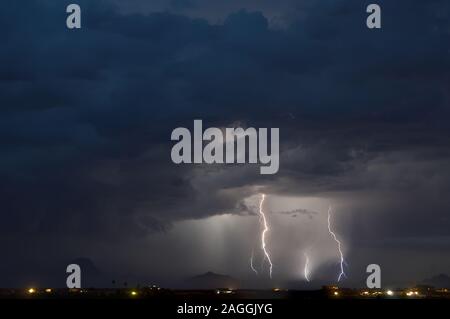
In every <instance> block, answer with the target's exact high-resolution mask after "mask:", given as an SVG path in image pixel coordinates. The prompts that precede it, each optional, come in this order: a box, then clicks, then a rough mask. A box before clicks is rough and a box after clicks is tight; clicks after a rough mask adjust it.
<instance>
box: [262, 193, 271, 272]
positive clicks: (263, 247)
mask: <svg viewBox="0 0 450 319" xmlns="http://www.w3.org/2000/svg"><path fill="white" fill-rule="evenodd" d="M265 198H266V195H265V194H262V196H261V201H260V203H259V214H260V215H261V220H262V224H263V226H264V229H263V231H262V233H261V248H262V250H263V252H264V258H265V259H267V261H268V262H269V266H270V267H269V276H270V278H272V267H273V265H272V260H271V259H270V255H269V252H268V251H267V249H266V233H267V232H268V231H269V226H268V225H267V220H266V215H265V214H264V211H263V204H264V199H265Z"/></svg>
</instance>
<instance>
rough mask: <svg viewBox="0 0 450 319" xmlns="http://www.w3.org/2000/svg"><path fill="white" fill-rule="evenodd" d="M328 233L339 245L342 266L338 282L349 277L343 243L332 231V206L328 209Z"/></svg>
mask: <svg viewBox="0 0 450 319" xmlns="http://www.w3.org/2000/svg"><path fill="white" fill-rule="evenodd" d="M328 232H329V233H330V235H331V236H332V237H333V239H334V241H335V242H336V243H337V247H338V251H339V255H340V257H341V258H340V265H341V272H340V273H339V277H338V282H339V281H340V280H341V278H342V276H344V277H347V275H346V274H345V272H344V263H345V260H344V254H343V253H342V249H341V242H340V241H339V240H338V239H337V237H336V234H335V233H334V232H333V231H332V230H331V206H330V207H329V208H328Z"/></svg>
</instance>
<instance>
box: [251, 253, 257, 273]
mask: <svg viewBox="0 0 450 319" xmlns="http://www.w3.org/2000/svg"><path fill="white" fill-rule="evenodd" d="M250 268H251V269H252V270H253V272H254V273H255V274H258V271H257V270H256V269H255V267H254V266H253V250H252V256H251V257H250Z"/></svg>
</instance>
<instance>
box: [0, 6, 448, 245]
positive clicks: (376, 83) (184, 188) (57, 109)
mask: <svg viewBox="0 0 450 319" xmlns="http://www.w3.org/2000/svg"><path fill="white" fill-rule="evenodd" d="M66 3H69V2H66V1H60V2H58V3H55V2H49V1H26V2H18V1H16V2H12V3H11V4H9V5H8V6H4V7H3V8H2V10H1V12H0V35H1V38H2V39H3V40H2V45H1V46H0V61H1V63H0V105H1V111H0V112H1V118H0V142H1V146H0V149H1V154H2V155H1V157H0V177H1V179H0V202H1V203H2V209H1V211H2V223H1V226H0V227H1V229H2V233H10V234H14V233H27V234H30V235H31V234H58V233H59V234H62V233H64V234H74V235H78V236H93V237H94V238H96V239H98V240H107V239H108V240H109V239H111V238H114V239H115V240H120V238H122V237H127V236H130V235H138V236H143V235H146V234H148V233H149V232H153V231H160V230H166V229H168V228H169V227H170V224H171V222H172V221H174V220H180V219H185V218H202V217H205V216H210V215H214V214H219V213H224V212H231V213H245V211H246V210H248V209H247V208H248V207H246V206H245V204H243V202H242V200H243V199H244V198H245V197H247V196H250V195H253V194H254V193H255V192H256V189H259V188H257V187H261V186H262V187H263V189H265V190H266V191H268V192H270V193H274V194H294V195H304V194H316V195H323V194H333V196H343V197H345V198H347V199H348V198H352V199H354V198H364V199H366V201H365V202H364V203H361V202H362V201H363V200H361V202H358V203H357V204H355V205H356V206H354V207H353V208H351V209H350V208H349V209H350V212H351V215H352V216H360V213H361V211H363V212H366V215H367V216H370V217H369V218H367V219H360V218H356V219H353V220H352V221H351V222H352V223H354V224H355V226H358V227H355V229H357V230H355V232H358V229H363V228H365V226H367V225H368V224H370V223H372V224H371V225H376V226H374V229H377V231H386V232H387V233H390V234H392V233H396V232H397V233H398V234H404V235H405V236H409V237H416V236H420V235H427V234H430V233H436V232H438V233H439V235H440V236H445V235H449V234H448V229H450V228H449V227H448V226H449V223H450V220H448V218H447V219H446V217H445V216H446V214H447V213H446V212H448V209H450V204H449V202H448V200H447V199H446V198H445V196H446V195H445V194H448V191H449V190H450V185H449V181H450V167H449V165H448V160H449V159H450V154H449V151H448V145H450V134H449V133H450V132H449V130H450V129H449V126H448V123H447V122H448V116H449V113H450V112H449V103H450V95H449V93H448V88H449V84H450V81H449V69H450V59H449V54H450V46H449V43H450V42H449V40H450V39H449V35H450V26H449V22H448V21H450V20H449V12H450V4H449V3H448V1H444V0H434V1H427V2H426V3H425V2H423V1H395V2H392V1H379V3H380V4H381V5H382V7H383V29H382V30H372V31H371V30H368V29H367V28H366V27H365V17H366V14H365V5H366V4H368V3H369V2H367V3H365V2H364V1H362V2H361V1H356V0H355V1H336V0H333V1H328V0H327V1H314V2H313V1H307V2H302V3H300V4H295V5H294V4H291V3H290V2H283V3H286V4H288V3H289V5H288V7H289V8H290V9H292V10H290V12H285V14H283V15H282V16H286V19H288V20H286V27H285V28H283V29H276V28H271V27H270V21H269V20H268V19H267V18H266V17H265V16H264V15H263V14H262V13H261V12H257V11H252V10H251V9H252V8H253V7H251V6H250V5H249V6H248V8H249V9H250V10H241V11H236V12H234V13H231V14H229V15H227V16H226V17H225V18H224V19H223V23H222V24H217V25H215V24H211V23H210V22H208V21H207V20H203V19H193V18H190V17H187V16H183V15H177V14H173V13H170V12H164V13H161V12H159V13H149V14H146V15H144V14H133V15H128V14H124V13H123V8H122V9H119V8H118V7H117V6H114V5H112V4H111V3H112V2H108V1H79V3H80V5H81V7H82V9H83V28H82V29H81V30H76V31H70V30H67V29H66V28H65V18H66V14H65V5H66ZM127 5H128V6H129V9H130V8H131V9H132V6H133V5H135V6H136V7H139V2H127ZM171 6H174V7H177V10H178V11H177V12H181V11H182V10H185V9H186V10H188V9H189V10H191V9H195V8H199V7H201V3H200V2H199V1H171ZM269 7H270V6H269V5H268V6H267V8H266V9H267V12H271V10H272V9H271V8H269ZM269 9H270V10H269ZM180 10H181V11H180ZM280 10H281V9H280ZM288 16H289V18H287V17H288ZM195 118H201V119H203V120H204V121H205V126H206V125H208V126H220V127H224V126H227V125H230V124H231V123H233V122H235V121H240V122H241V123H244V124H245V125H248V126H255V127H280V130H281V152H282V154H281V168H280V172H279V174H278V175H276V176H271V177H267V176H266V177H262V176H260V175H258V172H259V171H258V169H257V168H256V167H243V166H235V167H228V168H226V169H224V168H223V167H221V166H213V167H199V166H176V165H173V164H172V163H171V160H170V148H171V143H170V133H171V131H172V130H173V129H174V128H176V127H178V126H185V127H189V128H190V127H192V120H193V119H195ZM386 193H389V194H391V197H389V198H386V197H385V194H386ZM336 194H339V195H336ZM342 194H345V195H342ZM359 194H361V197H360V195H359ZM358 208H359V209H358ZM426 210H432V211H433V212H432V213H427V214H425V213H424V212H425V211H426ZM358 214H359V215H358ZM405 218H407V222H406V223H407V225H405V224H404V223H405V222H404V221H405ZM387 220H388V221H389V223H388V224H386V221H387ZM361 223H362V224H364V223H366V224H367V225H361ZM386 225H387V226H386ZM402 225H403V226H402ZM374 232H375V231H374ZM359 235H364V234H359ZM355 236H356V235H355Z"/></svg>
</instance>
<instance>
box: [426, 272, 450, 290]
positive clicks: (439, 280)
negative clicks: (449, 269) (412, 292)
mask: <svg viewBox="0 0 450 319" xmlns="http://www.w3.org/2000/svg"><path fill="white" fill-rule="evenodd" d="M422 283H424V284H426V285H430V286H433V287H436V288H450V277H449V276H448V275H446V274H439V275H436V276H433V277H430V278H427V279H425V280H423V281H422Z"/></svg>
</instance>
